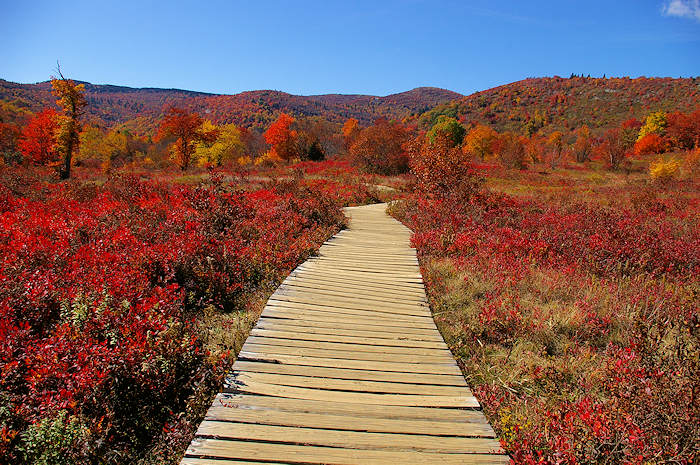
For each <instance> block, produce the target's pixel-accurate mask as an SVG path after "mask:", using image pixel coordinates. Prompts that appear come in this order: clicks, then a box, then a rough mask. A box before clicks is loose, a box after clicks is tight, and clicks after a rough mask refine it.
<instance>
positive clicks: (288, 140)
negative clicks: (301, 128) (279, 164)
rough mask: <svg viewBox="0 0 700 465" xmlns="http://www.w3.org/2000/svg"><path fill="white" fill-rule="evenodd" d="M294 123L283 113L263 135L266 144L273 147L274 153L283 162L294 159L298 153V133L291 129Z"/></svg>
mask: <svg viewBox="0 0 700 465" xmlns="http://www.w3.org/2000/svg"><path fill="white" fill-rule="evenodd" d="M294 121H295V120H294V118H292V117H291V116H289V115H288V114H286V113H281V114H280V116H279V118H277V121H275V122H274V123H272V124H271V125H270V127H269V128H268V129H267V131H265V133H264V134H263V136H264V137H265V142H267V143H268V144H270V145H271V146H272V151H273V152H274V153H276V154H277V156H279V157H280V158H281V159H282V160H289V159H291V158H294V157H295V155H296V152H297V151H296V148H297V147H296V138H297V132H296V131H294V130H293V129H292V128H291V126H292V124H293V123H294Z"/></svg>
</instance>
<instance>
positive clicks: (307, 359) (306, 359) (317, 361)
mask: <svg viewBox="0 0 700 465" xmlns="http://www.w3.org/2000/svg"><path fill="white" fill-rule="evenodd" d="M238 359H239V360H247V361H257V362H268V363H285V364H288V365H302V366H313V367H329V368H346V369H357V370H375V371H397V372H399V373H426V374H445V375H461V371H459V368H458V367H457V365H450V364H432V363H399V362H393V361H392V362H385V361H378V360H353V359H342V358H330V357H321V356H317V357H312V356H309V355H298V354H297V355H295V354H273V353H269V352H265V353H261V352H246V351H245V350H243V351H241V352H239V354H238ZM392 360H393V357H392Z"/></svg>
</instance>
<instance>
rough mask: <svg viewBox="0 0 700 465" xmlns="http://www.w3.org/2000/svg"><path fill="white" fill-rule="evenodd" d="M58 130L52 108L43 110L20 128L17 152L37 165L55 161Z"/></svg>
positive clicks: (54, 112)
mask: <svg viewBox="0 0 700 465" xmlns="http://www.w3.org/2000/svg"><path fill="white" fill-rule="evenodd" d="M57 130H58V113H57V112H56V110H54V109H52V108H45V109H44V110H42V111H40V112H39V113H37V114H36V115H34V116H33V117H32V118H31V119H30V120H29V121H28V122H27V125H26V126H24V128H22V135H21V137H20V140H19V150H20V152H22V155H24V157H25V158H26V159H27V160H29V161H31V162H32V163H35V164H37V165H44V164H48V163H52V162H55V161H57V159H58V152H57V151H56V131H57Z"/></svg>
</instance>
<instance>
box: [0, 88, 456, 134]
mask: <svg viewBox="0 0 700 465" xmlns="http://www.w3.org/2000/svg"><path fill="white" fill-rule="evenodd" d="M85 89H86V96H87V99H88V103H89V105H88V109H87V111H88V115H87V116H88V120H91V121H94V122H95V123H97V124H99V125H103V126H114V125H120V124H126V125H127V126H130V127H132V129H139V128H140V129H151V128H153V127H154V125H155V124H156V122H157V121H158V120H159V119H160V117H161V116H162V113H163V109H164V108H165V107H167V106H168V105H177V106H184V107H188V108H191V109H192V110H195V111H197V112H199V113H201V114H202V115H204V116H205V117H207V118H210V119H212V120H214V122H216V123H236V124H239V125H242V126H246V127H258V128H261V127H265V126H267V125H268V124H269V123H270V122H271V121H273V120H274V119H275V118H276V117H277V116H278V115H279V113H280V112H288V113H291V114H293V115H304V116H323V117H324V118H326V119H328V120H330V121H333V122H338V123H342V122H344V121H345V120H346V119H348V118H357V119H358V120H359V121H360V122H362V123H363V124H369V123H371V122H372V121H374V120H375V119H376V118H379V117H385V118H389V119H403V118H406V117H408V116H411V115H412V114H418V113H422V112H424V111H426V110H428V109H430V108H433V107H434V106H436V105H439V104H443V103H446V102H448V101H450V100H454V99H456V98H459V97H462V95H461V94H458V93H456V92H452V91H449V90H445V89H437V88H433V87H423V88H418V89H413V90H411V91H408V92H403V93H400V94H394V95H388V96H386V97H375V96H371V95H339V94H330V95H312V96H300V95H292V94H287V93H285V92H279V91H273V90H258V91H252V92H242V93H240V94H235V95H216V94H206V93H201V92H192V91H185V90H178V89H152V88H143V89H136V88H131V87H120V86H111V85H94V84H90V83H85ZM0 100H3V101H5V102H9V103H11V105H7V104H6V105H5V107H6V111H5V112H4V113H5V119H10V118H12V117H13V112H14V116H19V115H21V114H22V113H23V112H22V111H21V110H23V109H24V110H28V111H32V112H36V111H38V110H40V109H41V108H43V107H45V106H51V105H53V101H54V98H53V97H52V96H51V85H50V83H48V82H41V83H38V84H17V83H14V82H9V81H4V80H0ZM8 106H9V107H12V108H11V110H8V109H7V107H8ZM0 117H2V114H0Z"/></svg>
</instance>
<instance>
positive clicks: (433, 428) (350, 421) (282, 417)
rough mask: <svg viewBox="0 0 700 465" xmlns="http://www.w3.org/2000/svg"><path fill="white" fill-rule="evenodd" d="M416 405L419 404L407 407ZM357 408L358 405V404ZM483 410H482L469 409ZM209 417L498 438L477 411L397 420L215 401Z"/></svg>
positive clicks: (277, 423)
mask: <svg viewBox="0 0 700 465" xmlns="http://www.w3.org/2000/svg"><path fill="white" fill-rule="evenodd" d="M406 408H415V407H406ZM355 409H357V406H355ZM465 412H469V413H479V412H478V411H474V410H472V411H465ZM205 419H206V420H219V421H230V422H240V423H257V424H262V425H280V426H296V427H309V428H323V429H335V430H346V431H368V432H375V433H403V434H416V433H417V432H420V433H423V434H426V435H431V436H457V437H487V438H494V437H495V433H494V432H493V429H492V428H491V426H490V425H489V424H488V423H487V422H486V421H485V420H484V419H483V415H481V414H480V413H479V416H476V415H474V419H473V420H474V421H472V422H469V423H466V422H448V421H433V420H400V419H399V420H396V419H388V418H371V417H370V418H368V417H360V416H351V414H348V415H331V414H328V413H325V412H324V413H306V412H287V411H280V410H267V409H264V410H263V409H250V408H237V407H236V408H231V407H226V406H224V405H222V404H221V403H217V402H215V403H214V405H212V407H211V408H210V409H209V411H208V412H207V415H206V417H205Z"/></svg>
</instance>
